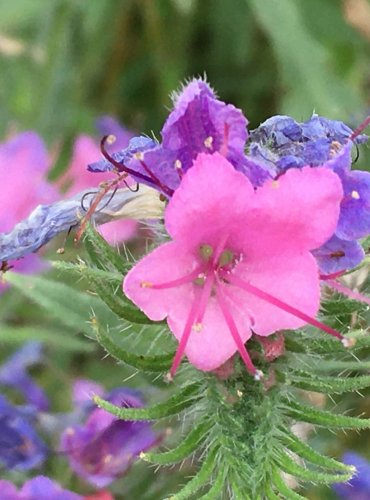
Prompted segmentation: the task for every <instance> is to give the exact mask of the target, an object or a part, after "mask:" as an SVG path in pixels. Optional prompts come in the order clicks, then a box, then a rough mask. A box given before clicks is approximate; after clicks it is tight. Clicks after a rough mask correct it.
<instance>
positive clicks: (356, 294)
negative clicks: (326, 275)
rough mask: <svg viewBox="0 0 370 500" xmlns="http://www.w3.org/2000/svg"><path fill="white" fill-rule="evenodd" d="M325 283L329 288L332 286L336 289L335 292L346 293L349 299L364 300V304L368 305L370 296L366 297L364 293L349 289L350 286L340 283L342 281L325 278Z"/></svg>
mask: <svg viewBox="0 0 370 500" xmlns="http://www.w3.org/2000/svg"><path fill="white" fill-rule="evenodd" d="M326 284H327V285H329V286H330V287H331V288H334V290H337V292H339V293H341V294H343V295H346V296H347V297H349V298H350V299H353V300H359V301H360V302H364V303H365V304H369V305H370V297H366V295H362V293H359V292H355V291H354V290H351V289H350V288H347V287H346V286H344V285H342V283H338V281H334V280H327V281H326Z"/></svg>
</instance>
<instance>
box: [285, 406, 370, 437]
mask: <svg viewBox="0 0 370 500" xmlns="http://www.w3.org/2000/svg"><path fill="white" fill-rule="evenodd" d="M285 404H286V414H287V415H288V416H290V417H292V418H294V419H295V420H297V421H301V422H308V423H310V424H315V425H319V426H322V427H326V428H342V429H358V430H360V429H368V428H370V419H368V418H357V417H348V416H346V415H335V414H333V413H330V412H329V411H325V410H318V409H317V408H312V407H310V406H306V405H304V404H302V403H298V402H297V401H292V400H288V399H286V402H285Z"/></svg>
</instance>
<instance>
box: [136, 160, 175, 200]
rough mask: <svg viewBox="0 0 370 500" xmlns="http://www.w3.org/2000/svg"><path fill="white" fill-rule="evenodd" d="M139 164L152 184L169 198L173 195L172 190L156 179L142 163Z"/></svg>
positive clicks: (141, 161)
mask: <svg viewBox="0 0 370 500" xmlns="http://www.w3.org/2000/svg"><path fill="white" fill-rule="evenodd" d="M139 161H140V163H141V166H142V167H143V168H144V170H145V172H146V173H147V174H148V175H149V176H150V177H151V179H152V180H153V182H155V184H156V185H157V186H158V187H159V188H160V189H161V190H162V191H163V192H164V193H166V194H167V195H168V196H169V197H171V196H172V195H173V193H174V190H173V189H171V188H169V187H168V186H166V185H165V184H163V183H162V182H161V181H160V180H159V179H158V177H157V176H156V175H155V174H154V173H153V172H152V171H151V170H150V168H149V167H148V165H147V164H146V163H145V162H144V161H143V160H139Z"/></svg>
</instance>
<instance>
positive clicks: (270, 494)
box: [266, 484, 281, 500]
mask: <svg viewBox="0 0 370 500" xmlns="http://www.w3.org/2000/svg"><path fill="white" fill-rule="evenodd" d="M266 499H267V500H281V497H279V496H277V494H276V493H275V492H274V490H273V489H272V485H271V484H268V485H267V487H266Z"/></svg>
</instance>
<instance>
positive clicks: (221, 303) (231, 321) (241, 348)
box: [216, 284, 257, 375]
mask: <svg viewBox="0 0 370 500" xmlns="http://www.w3.org/2000/svg"><path fill="white" fill-rule="evenodd" d="M221 287H222V285H221V284H220V285H219V286H218V287H217V293H216V295H217V301H218V303H219V306H220V308H221V311H222V314H223V316H224V318H225V321H226V324H227V326H228V328H229V330H230V333H231V336H232V338H233V340H234V342H235V345H236V347H237V348H238V351H239V354H240V356H241V358H242V360H243V361H244V364H245V366H246V367H247V370H248V371H249V373H250V374H252V375H256V374H257V369H256V367H255V366H254V364H253V363H252V360H251V358H250V356H249V354H248V351H247V349H246V347H245V345H244V342H243V341H242V339H241V337H240V334H239V332H238V328H237V326H236V324H235V322H234V319H233V317H232V315H231V314H230V311H229V306H228V304H227V303H226V301H225V298H224V295H223V292H222V290H221Z"/></svg>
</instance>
